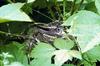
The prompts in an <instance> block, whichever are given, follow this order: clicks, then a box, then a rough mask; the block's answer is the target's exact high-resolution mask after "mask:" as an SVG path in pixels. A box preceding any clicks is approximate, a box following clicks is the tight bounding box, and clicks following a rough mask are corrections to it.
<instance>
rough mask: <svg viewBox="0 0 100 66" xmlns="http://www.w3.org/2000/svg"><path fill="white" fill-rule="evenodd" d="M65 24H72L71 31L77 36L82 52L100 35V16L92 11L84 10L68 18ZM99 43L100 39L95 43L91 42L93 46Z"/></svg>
mask: <svg viewBox="0 0 100 66" xmlns="http://www.w3.org/2000/svg"><path fill="white" fill-rule="evenodd" d="M64 25H71V29H70V30H69V33H70V34H72V35H74V36H77V41H78V43H79V46H80V48H81V50H82V52H84V51H83V50H84V49H85V47H86V46H87V45H88V44H89V43H90V42H91V41H92V42H93V41H94V40H95V38H96V37H95V36H98V34H99V33H100V16H99V15H97V14H95V13H93V12H91V11H85V10H83V11H79V12H78V13H77V14H74V15H72V16H71V17H70V18H68V20H67V21H66V22H65V23H64ZM98 37H100V36H98ZM99 43H100V42H99V41H98V40H95V42H94V44H93V43H92V44H91V45H92V48H93V47H94V46H96V45H97V44H99ZM90 49H91V48H90ZM90 49H88V50H90Z"/></svg>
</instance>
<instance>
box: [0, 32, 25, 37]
mask: <svg viewBox="0 0 100 66" xmlns="http://www.w3.org/2000/svg"><path fill="white" fill-rule="evenodd" d="M0 34H4V35H7V36H15V37H23V36H22V35H18V34H11V33H7V32H4V31H0Z"/></svg>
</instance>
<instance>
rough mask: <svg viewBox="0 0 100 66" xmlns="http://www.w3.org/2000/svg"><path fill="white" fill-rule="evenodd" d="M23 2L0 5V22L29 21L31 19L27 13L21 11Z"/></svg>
mask: <svg viewBox="0 0 100 66" xmlns="http://www.w3.org/2000/svg"><path fill="white" fill-rule="evenodd" d="M23 5H24V3H12V4H8V5H4V6H2V7H0V23H3V22H8V21H29V22H31V21H32V20H31V19H30V18H29V16H28V15H27V14H25V13H24V12H23V11H21V10H20V9H21V7H22V6H23Z"/></svg>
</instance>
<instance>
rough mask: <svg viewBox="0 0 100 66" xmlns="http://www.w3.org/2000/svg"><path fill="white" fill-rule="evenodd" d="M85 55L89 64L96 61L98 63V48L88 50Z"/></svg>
mask: <svg viewBox="0 0 100 66" xmlns="http://www.w3.org/2000/svg"><path fill="white" fill-rule="evenodd" d="M85 54H86V55H87V58H89V61H91V62H97V60H98V61H100V46H96V47H95V48H93V49H91V50H89V51H88V52H86V53H85Z"/></svg>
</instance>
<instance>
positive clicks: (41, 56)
mask: <svg viewBox="0 0 100 66" xmlns="http://www.w3.org/2000/svg"><path fill="white" fill-rule="evenodd" d="M54 51H55V48H53V47H52V46H51V45H49V44H46V43H38V45H37V46H36V47H35V48H34V49H33V50H32V57H33V58H34V60H33V61H32V64H31V65H33V66H40V65H41V66H47V65H48V66H49V65H50V66H52V64H51V57H52V56H53V55H52V53H53V52H54Z"/></svg>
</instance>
